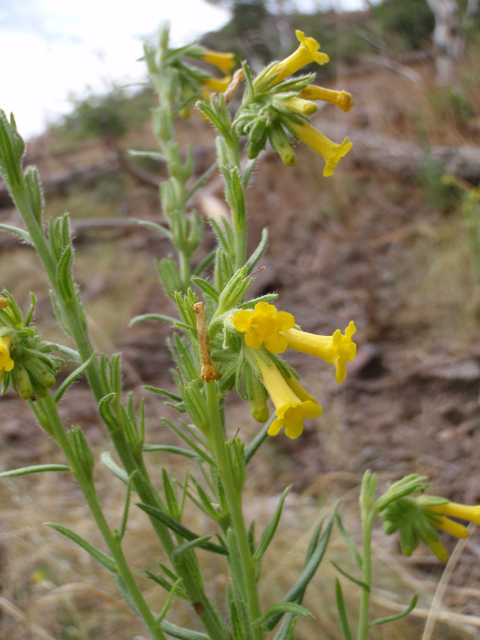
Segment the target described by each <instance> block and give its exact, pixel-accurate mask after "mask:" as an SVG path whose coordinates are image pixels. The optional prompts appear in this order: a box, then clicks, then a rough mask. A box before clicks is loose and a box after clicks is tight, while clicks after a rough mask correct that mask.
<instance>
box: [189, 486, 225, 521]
mask: <svg viewBox="0 0 480 640" xmlns="http://www.w3.org/2000/svg"><path fill="white" fill-rule="evenodd" d="M192 482H193V484H194V485H195V489H196V490H197V493H198V495H199V497H200V500H201V501H202V504H203V511H204V512H205V513H206V514H207V515H208V516H209V517H210V518H211V519H212V520H217V521H218V520H219V519H220V518H221V517H222V516H221V514H220V513H218V511H217V510H216V509H215V507H214V506H213V504H212V502H213V500H211V499H210V496H209V495H208V493H207V492H206V491H205V489H204V488H203V487H202V486H201V484H200V483H199V482H198V481H197V480H196V479H195V478H194V477H193V476H192ZM188 496H189V498H190V499H191V500H192V501H193V502H196V501H195V499H194V498H193V496H192V495H191V494H190V492H188ZM198 506H200V505H198ZM200 508H202V507H200Z"/></svg>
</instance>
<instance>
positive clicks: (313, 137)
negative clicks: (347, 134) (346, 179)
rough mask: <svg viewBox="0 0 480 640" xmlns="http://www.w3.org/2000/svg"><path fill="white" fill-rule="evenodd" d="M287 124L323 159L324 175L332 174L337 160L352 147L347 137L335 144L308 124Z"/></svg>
mask: <svg viewBox="0 0 480 640" xmlns="http://www.w3.org/2000/svg"><path fill="white" fill-rule="evenodd" d="M289 126H290V128H291V129H292V130H293V132H294V133H295V136H296V137H297V138H298V139H299V140H301V141H302V142H304V143H305V144H306V145H307V146H309V147H311V148H312V149H313V150H314V151H316V152H317V153H319V154H320V155H321V156H322V157H323V158H324V159H325V162H326V165H325V169H324V170H323V175H324V176H325V177H327V176H331V175H332V174H333V170H334V169H335V167H336V165H337V163H338V161H339V160H340V159H341V158H343V156H344V155H346V154H347V153H348V152H349V151H350V149H351V148H352V143H351V142H349V141H348V138H345V140H344V141H343V142H342V144H337V143H336V142H332V140H329V138H327V136H324V135H323V133H321V132H320V131H318V129H315V127H312V125H310V124H307V123H302V124H297V123H296V122H290V123H289Z"/></svg>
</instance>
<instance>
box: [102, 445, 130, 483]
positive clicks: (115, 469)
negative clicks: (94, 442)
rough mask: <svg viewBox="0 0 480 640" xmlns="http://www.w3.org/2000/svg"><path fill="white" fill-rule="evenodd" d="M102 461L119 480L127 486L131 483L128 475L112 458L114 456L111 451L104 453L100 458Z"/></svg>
mask: <svg viewBox="0 0 480 640" xmlns="http://www.w3.org/2000/svg"><path fill="white" fill-rule="evenodd" d="M100 460H101V462H102V464H103V466H104V467H107V469H108V470H109V471H111V472H112V473H113V475H114V476H116V477H117V478H118V479H119V480H121V481H122V482H124V483H125V484H126V485H128V483H129V478H128V473H127V472H126V471H125V470H124V469H122V467H120V466H119V465H118V464H117V463H116V462H115V460H114V459H113V458H112V454H111V453H110V451H104V452H103V453H102V455H101V456H100Z"/></svg>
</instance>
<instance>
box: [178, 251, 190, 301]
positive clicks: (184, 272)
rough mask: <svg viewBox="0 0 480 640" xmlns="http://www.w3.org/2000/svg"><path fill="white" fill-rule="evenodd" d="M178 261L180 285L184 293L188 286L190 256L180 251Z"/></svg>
mask: <svg viewBox="0 0 480 640" xmlns="http://www.w3.org/2000/svg"><path fill="white" fill-rule="evenodd" d="M178 261H179V263H180V278H181V280H182V284H183V287H184V290H185V291H186V290H187V289H188V287H189V285H190V277H191V272H190V254H189V253H187V252H185V251H182V250H180V251H179V252H178Z"/></svg>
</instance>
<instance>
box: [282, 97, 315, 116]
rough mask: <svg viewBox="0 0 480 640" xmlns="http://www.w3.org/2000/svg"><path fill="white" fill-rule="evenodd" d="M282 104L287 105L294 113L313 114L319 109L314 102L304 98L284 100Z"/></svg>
mask: <svg viewBox="0 0 480 640" xmlns="http://www.w3.org/2000/svg"><path fill="white" fill-rule="evenodd" d="M302 97H303V96H302ZM282 106H284V107H286V108H287V109H288V110H289V111H293V113H300V114H301V115H303V116H311V115H313V114H314V113H316V112H317V111H318V107H317V105H316V104H315V103H314V102H311V101H310V100H302V98H289V99H288V100H283V102H282Z"/></svg>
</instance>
